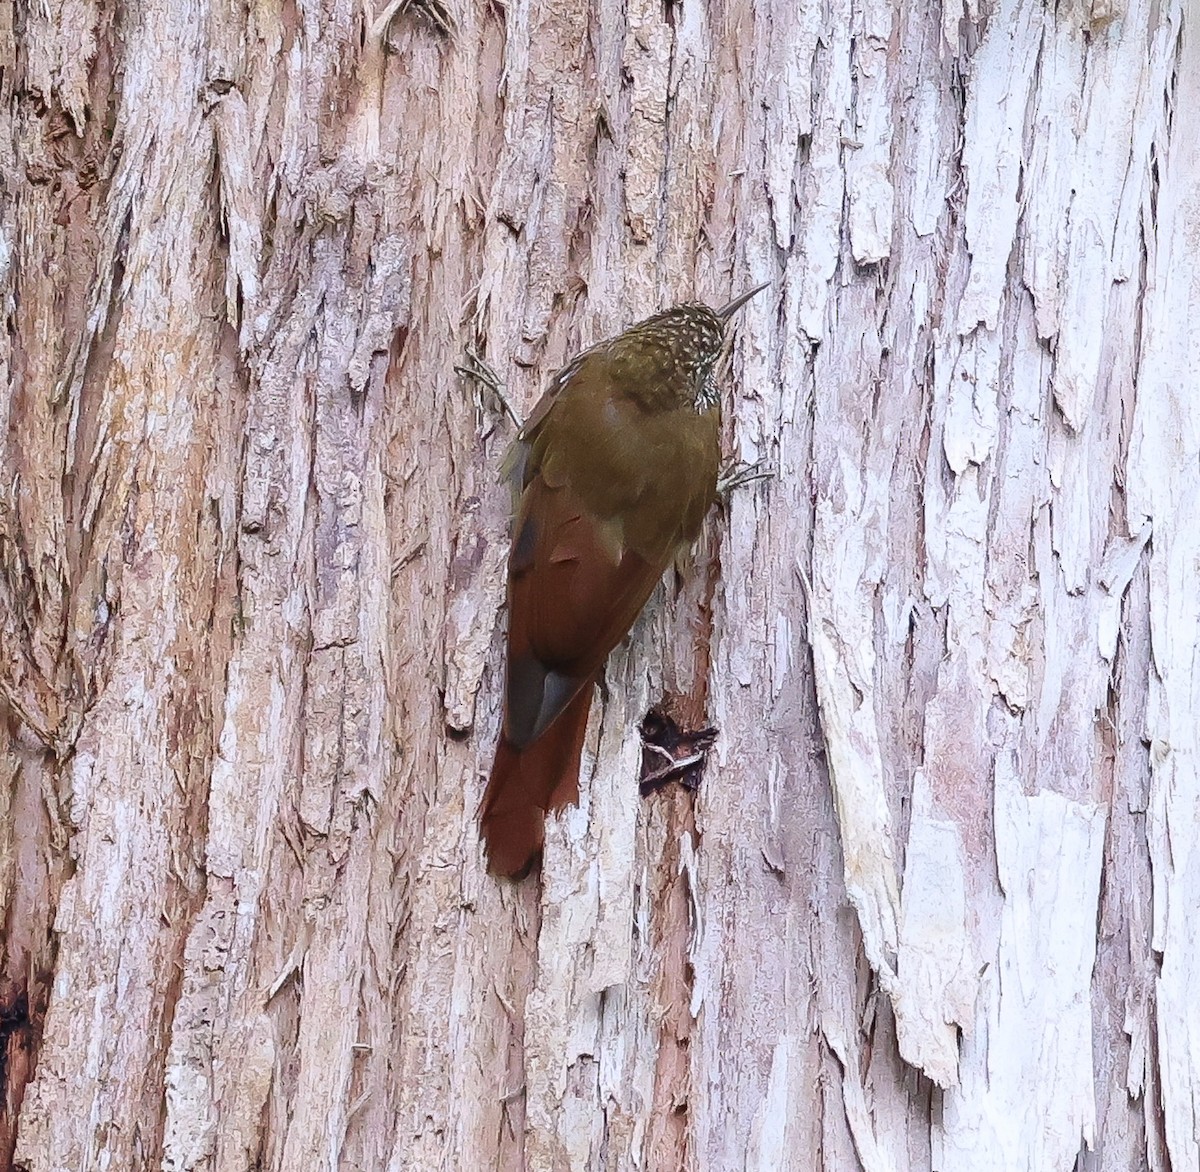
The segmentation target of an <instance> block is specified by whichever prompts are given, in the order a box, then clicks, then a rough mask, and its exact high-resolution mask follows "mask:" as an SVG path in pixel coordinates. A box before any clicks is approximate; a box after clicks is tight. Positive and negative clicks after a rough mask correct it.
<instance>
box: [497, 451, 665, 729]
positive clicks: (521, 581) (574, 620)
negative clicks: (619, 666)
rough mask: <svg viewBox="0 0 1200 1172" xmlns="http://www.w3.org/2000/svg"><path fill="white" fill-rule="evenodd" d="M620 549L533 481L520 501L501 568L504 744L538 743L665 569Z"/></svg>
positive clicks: (560, 493) (609, 532)
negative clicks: (504, 576)
mask: <svg viewBox="0 0 1200 1172" xmlns="http://www.w3.org/2000/svg"><path fill="white" fill-rule="evenodd" d="M667 560H668V558H667V557H664V559H663V560H662V561H657V560H655V561H648V560H647V559H646V558H644V557H642V556H641V555H640V554H638V553H635V552H634V551H633V550H630V549H628V548H627V547H626V545H625V543H624V540H623V534H622V531H621V523H620V521H619V520H614V519H607V520H605V519H601V518H598V517H596V516H595V515H593V514H591V513H590V512H589V511H588V510H587V509H586V508H585V506H584V504H583V502H582V501H581V500H580V498H579V496H578V495H577V494H576V493H575V491H574V490H573V489H572V488H571V487H570V486H569V485H566V484H561V485H557V486H552V485H550V484H547V483H546V481H545V479H544V478H543V477H542V476H541V475H540V474H535V475H534V476H533V478H532V479H531V480H530V481H529V483H528V485H527V486H526V488H525V492H524V493H523V495H522V500H521V510H520V514H519V516H518V521H517V529H516V535H515V537H514V540H513V548H512V555H511V557H510V559H509V612H508V681H507V683H508V686H507V691H506V706H505V726H504V731H505V736H506V737H507V738H508V740H509V741H510V742H511V743H512V744H513V745H515V746H517V747H518V748H520V747H523V746H525V745H527V744H529V742H530V741H532V740H534V739H536V738H537V737H538V736H540V735H541V734H542V733H543V732H544V731H545V730H546V728H547V727H548V726H549V725H550V724H551V723H552V722H553V721H554V719H555V718H556V717H557V716H558V715H559V714H560V713H561V712H562V711H563V710H564V709H565V708H566V707H567V705H568V704H570V702H571V700H572V699H573V698H574V697H575V696H576V695H577V694H578V692H579V690H580V689H581V688H583V687H584V686H585V685H589V686H590V684H591V681H592V680H593V679H594V678H595V676H596V674H597V673H598V671H599V670H600V668H601V666H602V665H603V663H604V660H605V659H606V658H607V656H608V653H609V652H610V651H611V650H612V649H613V648H614V647H615V646H616V645H617V644H618V643H619V642H620V641H621V639H622V638H624V636H625V634H626V632H627V631H628V630H629V628H630V627H631V626H632V625H633V621H634V619H636V618H637V615H638V612H639V611H640V610H641V609H642V607H643V606H644V605H645V602H646V599H647V598H649V596H650V593H651V591H652V590H653V589H654V586H655V583H657V582H658V580H659V578H660V577H661V576H662V573H663V570H664V569H665V568H666V565H667Z"/></svg>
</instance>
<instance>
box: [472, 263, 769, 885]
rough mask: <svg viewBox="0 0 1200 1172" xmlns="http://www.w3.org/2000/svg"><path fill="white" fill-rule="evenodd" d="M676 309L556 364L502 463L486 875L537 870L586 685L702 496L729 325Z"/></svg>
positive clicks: (573, 794) (734, 304)
mask: <svg viewBox="0 0 1200 1172" xmlns="http://www.w3.org/2000/svg"><path fill="white" fill-rule="evenodd" d="M765 288H767V285H759V286H757V287H756V288H754V289H751V290H750V292H748V293H744V294H742V296H740V297H737V298H735V299H734V300H733V301H731V302H729V304H728V305H725V306H723V307H722V308H721V309H710V308H708V307H707V306H705V305H699V304H685V305H677V306H675V307H673V308H671V309H667V310H665V311H663V312H661V313H657V314H655V315H654V316H652V317H649V318H646V319H645V320H644V321H641V322H638V323H637V324H636V325H633V326H630V327H629V328H628V329H627V330H625V331H624V332H623V333H621V334H618V335H617V336H616V337H614V338H610V339H608V340H606V341H603V342H600V343H599V344H597V345H595V346H592V347H591V348H590V349H588V350H585V351H583V352H582V353H581V354H578V355H577V356H576V357H574V358H573V359H571V361H569V362H568V363H567V364H566V365H565V366H564V367H563V368H562V369H561V370H559V371H558V373H557V374H555V375H554V376H553V378H552V379H551V380H550V384H549V386H548V388H547V390H546V392H545V393H544V394H543V395H542V397H541V399H540V400H539V401H538V403H537V404H536V406H535V407H534V410H533V413H532V414H531V415H530V417H529V419H528V421H527V422H526V423H525V424H524V426H523V427H522V428H521V429H520V431H519V432H518V434H517V438H516V440H515V441H514V443H513V446H512V448H511V450H510V452H509V455H508V457H507V458H506V461H505V470H506V473H507V475H508V476H509V477H510V478H511V480H512V485H513V491H514V496H515V519H514V524H513V530H512V544H511V548H510V551H509V559H508V634H507V663H506V671H505V686H504V712H503V721H502V726H501V731H500V738H499V741H498V743H497V746H496V753H495V758H494V761H493V764H492V770H491V775H490V777H489V779H488V784H487V787H486V789H485V791H484V796H483V800H482V803H481V805H480V816H479V821H480V832H481V836H482V838H483V841H484V846H485V849H486V853H487V859H488V869H489V870H490V871H491V872H492V873H493V874H495V875H497V876H504V877H509V878H513V879H519V878H522V877H523V876H525V875H526V874H528V873H529V872H530V871H531V870H532V868H533V867H534V866H535V865H536V864H537V863H538V862H539V861H540V859H541V854H542V847H543V842H544V837H545V818H546V814H547V812H549V811H553V810H558V809H561V808H562V807H564V806H568V805H572V804H574V803H575V802H577V801H578V799H579V766H580V758H581V756H582V752H583V741H584V734H585V731H586V729H587V720H588V711H589V709H590V708H591V703H592V693H593V691H594V685H595V684H596V683H597V682H599V680H600V677H601V675H602V672H603V669H604V664H605V661H606V660H607V659H608V655H609V653H610V652H611V651H612V649H613V648H614V647H616V645H617V644H618V643H619V642H620V641H621V640H622V639H623V638H624V637H625V635H626V634H627V633H628V631H629V629H630V627H631V626H632V625H633V623H634V620H635V619H636V618H637V616H638V614H639V613H640V612H641V609H642V607H643V606H644V605H645V603H646V600H647V599H648V598H649V597H650V594H651V593H652V591H653V590H654V587H655V585H656V584H657V583H658V581H659V579H660V578H661V577H662V575H663V572H664V571H665V570H666V569H667V567H668V566H669V565H671V564H672V563H673V562H674V560H675V558H676V556H677V555H678V554H679V553H680V552H682V551H683V550H685V549H687V548H688V547H690V546H691V544H692V543H693V542H694V541H695V539H696V538H697V536H699V533H700V529H701V526H702V524H703V521H704V517H705V515H706V514H707V512H708V510H709V508H710V507H711V506H712V503H713V501H714V500H715V499H716V495H717V480H718V474H719V470H720V445H719V435H720V420H721V415H720V394H719V391H718V388H717V386H716V379H715V375H714V367H715V365H716V362H717V358H718V356H719V355H720V352H721V349H722V347H723V345H724V341H725V331H726V327H727V325H728V323H729V320H730V318H731V317H732V315H733V314H734V313H735V312H736V311H737V310H738V309H740V308H741V307H742V306H743V305H744V304H745V303H746V302H747V301H749V300H750V298H751V297H753V296H755V294H757V293H760V292H761V291H762V290H763V289H765Z"/></svg>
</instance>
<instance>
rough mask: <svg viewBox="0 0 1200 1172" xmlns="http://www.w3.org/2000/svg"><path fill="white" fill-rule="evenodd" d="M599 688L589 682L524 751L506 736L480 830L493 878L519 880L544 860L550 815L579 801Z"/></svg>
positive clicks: (482, 810)
mask: <svg viewBox="0 0 1200 1172" xmlns="http://www.w3.org/2000/svg"><path fill="white" fill-rule="evenodd" d="M592 690H593V685H592V683H591V682H590V681H589V682H588V683H587V684H586V685H585V686H584V687H583V688H581V689H580V690H579V693H578V694H577V695H576V696H575V698H574V699H573V700H572V701H571V702H570V703H569V704H568V705H567V707H566V708H564V709H563V711H562V713H561V714H560V715H559V716H558V717H557V718H556V719H555V720H554V722H553V723H552V724H551V725H550V726H549V727H548V728H547V729H546V730H545V731H544V732H543V733H542V734H541V736H539V737H538V738H537V740H535V741H532V742H531V743H530V744H528V745H526V746H525V748H523V749H518V748H516V747H515V746H513V745H512V744H511V743H510V742H509V741H508V740H507V739H506V738H505V737H504V736H503V734H501V737H500V743H499V745H497V746H496V760H495V762H494V764H493V765H492V776H491V778H490V779H489V781H488V785H487V790H486V791H485V792H484V795H483V805H482V806H481V808H480V815H479V826H480V831H481V833H482V834H483V841H484V845H485V847H486V849H487V856H488V870H489V871H491V872H492V874H493V875H506V876H508V877H509V878H513V879H518V878H520V877H521V876H523V875H525V874H527V873H528V871H529V869H530V867H532V866H533V864H534V863H536V862H537V861H538V859H539V858H540V857H541V853H542V843H543V842H544V841H545V821H546V812H547V811H548V810H558V809H561V808H562V807H563V806H567V805H571V804H573V803H574V802H576V801H578V799H579V760H580V757H581V756H582V754H583V738H584V735H585V734H586V732H587V720H588V710H589V709H590V708H591V704H592Z"/></svg>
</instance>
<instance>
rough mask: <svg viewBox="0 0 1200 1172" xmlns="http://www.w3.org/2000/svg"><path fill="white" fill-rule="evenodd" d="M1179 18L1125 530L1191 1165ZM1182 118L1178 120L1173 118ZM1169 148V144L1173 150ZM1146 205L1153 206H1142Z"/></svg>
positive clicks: (1198, 266) (1197, 854)
mask: <svg viewBox="0 0 1200 1172" xmlns="http://www.w3.org/2000/svg"><path fill="white" fill-rule="evenodd" d="M1197 33H1198V30H1197V29H1196V27H1195V26H1194V24H1189V25H1187V26H1186V27H1185V29H1184V33H1183V42H1182V44H1183V47H1182V49H1181V51H1180V56H1179V58H1178V60H1177V62H1176V69H1177V76H1178V80H1179V90H1178V94H1177V98H1176V102H1177V104H1176V107H1175V110H1176V112H1175V126H1174V128H1173V132H1172V134H1171V138H1170V141H1171V146H1172V155H1171V159H1170V161H1169V162H1168V163H1166V164H1165V165H1164V169H1163V173H1162V175H1161V187H1160V189H1159V191H1158V198H1157V220H1158V231H1159V232H1160V234H1161V235H1160V237H1159V246H1158V249H1157V251H1156V252H1155V253H1153V254H1152V255H1151V258H1150V270H1149V273H1148V274H1147V285H1148V296H1147V304H1146V308H1145V311H1144V319H1143V321H1144V325H1143V330H1144V334H1143V342H1142V353H1141V362H1140V364H1139V368H1138V399H1137V408H1136V412H1135V415H1134V432H1133V438H1132V441H1131V445H1130V454H1129V527H1130V530H1131V531H1137V530H1138V528H1139V527H1141V528H1142V531H1143V532H1144V525H1145V520H1146V519H1149V523H1150V524H1152V525H1153V535H1152V536H1151V538H1150V543H1149V549H1150V633H1151V646H1152V652H1153V663H1152V667H1151V670H1150V678H1149V681H1148V684H1149V699H1148V703H1147V707H1146V730H1145V736H1146V738H1147V740H1148V741H1149V745H1150V749H1149V751H1150V768H1151V790H1150V808H1149V811H1148V826H1147V837H1148V839H1149V846H1150V860H1151V867H1152V871H1153V879H1154V902H1153V907H1154V920H1153V947H1154V949H1155V951H1156V952H1157V953H1158V954H1159V955H1160V956H1161V969H1160V971H1159V977H1158V982H1157V990H1156V991H1157V1010H1158V1012H1157V1026H1158V1049H1159V1055H1160V1057H1159V1065H1160V1069H1161V1078H1162V1098H1163V1109H1164V1113H1165V1131H1166V1142H1167V1148H1168V1150H1169V1152H1170V1156H1171V1165H1172V1167H1174V1168H1194V1167H1196V1166H1197V1164H1200V1106H1198V1104H1200V1064H1198V1063H1197V1060H1196V1055H1197V1054H1198V1053H1200V1000H1198V999H1197V997H1196V984H1195V978H1196V973H1197V972H1200V932H1198V931H1197V916H1196V908H1197V906H1198V904H1200V736H1198V735H1197V728H1196V714H1197V712H1200V670H1198V668H1197V660H1196V649H1197V647H1198V646H1200V590H1198V589H1197V585H1196V581H1197V567H1200V525H1198V524H1197V522H1196V518H1197V517H1200V408H1198V403H1200V377H1198V374H1197V372H1198V371H1200V315H1198V314H1197V313H1196V312H1195V311H1194V308H1193V310H1192V311H1190V312H1181V307H1183V306H1191V307H1195V306H1197V305H1200V143H1198V140H1197V136H1196V135H1195V134H1194V133H1193V131H1192V129H1189V120H1188V118H1187V115H1185V114H1183V113H1182V112H1183V111H1186V110H1193V111H1194V110H1195V109H1196V108H1197V102H1200V35H1197ZM1181 119H1182V121H1181ZM1176 152H1177V153H1176ZM1146 213H1147V214H1149V209H1146Z"/></svg>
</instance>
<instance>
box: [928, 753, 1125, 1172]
mask: <svg viewBox="0 0 1200 1172" xmlns="http://www.w3.org/2000/svg"><path fill="white" fill-rule="evenodd" d="M1015 766H1016V763H1015V761H1013V760H1012V758H1011V757H1010V756H1008V755H1002V756H1001V757H1000V758H998V760H997V763H996V775H995V784H996V806H995V818H996V852H997V864H998V866H999V873H1000V885H1001V887H1002V888H1003V890H1004V906H1003V910H1002V912H1001V917H1000V938H999V953H998V955H997V957H996V958H995V960H994V961H993V963H992V965H991V966H990V967H989V972H988V973H987V974H986V975H985V978H984V982H983V988H982V990H981V1004H980V1009H981V1014H980V1017H979V1019H978V1020H977V1022H976V1024H975V1026H974V1027H973V1028H972V1029H971V1030H970V1031H969V1032H968V1033H967V1034H966V1035H965V1036H964V1038H963V1047H962V1062H961V1067H960V1078H961V1082H960V1085H959V1087H958V1088H951V1089H949V1090H947V1091H946V1097H945V1105H944V1111H943V1118H942V1122H941V1124H940V1126H939V1125H938V1124H937V1123H935V1124H934V1128H933V1141H934V1166H935V1167H937V1168H939V1169H942V1170H943V1172H967V1170H968V1169H969V1170H971V1172H991V1170H995V1172H1070V1170H1071V1169H1072V1168H1074V1167H1075V1160H1076V1156H1077V1154H1078V1152H1079V1148H1080V1142H1081V1141H1082V1142H1084V1143H1086V1144H1088V1145H1091V1144H1092V1143H1093V1142H1094V1134H1093V1130H1094V1126H1095V1101H1094V1094H1093V1076H1092V1006H1091V979H1092V965H1093V962H1094V960H1095V955H1096V949H1095V935H1094V927H1095V923H1096V914H1097V902H1098V899H1099V891H1100V866H1101V862H1102V859H1103V851H1104V825H1105V811H1104V807H1103V806H1100V805H1094V804H1091V803H1082V802H1072V801H1069V800H1067V799H1066V798H1063V797H1061V796H1060V795H1058V794H1055V793H1049V792H1043V793H1040V794H1037V795H1035V796H1033V797H1027V796H1026V795H1025V794H1024V793H1022V792H1021V781H1020V778H1019V776H1018V774H1017V772H1016V767H1015Z"/></svg>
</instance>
